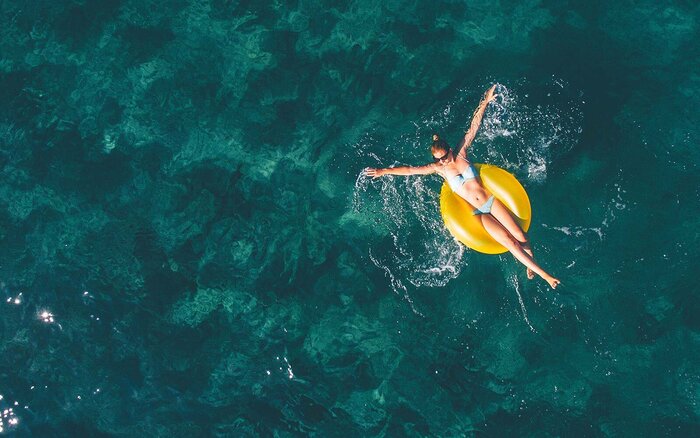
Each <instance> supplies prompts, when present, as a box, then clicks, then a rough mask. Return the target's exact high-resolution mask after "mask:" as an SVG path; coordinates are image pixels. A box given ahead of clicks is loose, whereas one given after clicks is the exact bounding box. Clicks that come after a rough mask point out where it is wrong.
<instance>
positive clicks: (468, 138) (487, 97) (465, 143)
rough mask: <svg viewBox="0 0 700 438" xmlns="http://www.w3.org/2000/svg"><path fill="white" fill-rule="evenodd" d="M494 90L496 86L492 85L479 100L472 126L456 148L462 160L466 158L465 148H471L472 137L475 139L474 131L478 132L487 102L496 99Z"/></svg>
mask: <svg viewBox="0 0 700 438" xmlns="http://www.w3.org/2000/svg"><path fill="white" fill-rule="evenodd" d="M495 89H496V86H495V85H494V86H492V87H491V88H489V89H488V90H487V91H486V93H485V94H484V98H483V99H481V102H480V103H479V106H478V107H477V108H476V111H474V117H473V118H472V124H471V126H469V130H468V131H467V133H466V134H464V139H463V140H462V142H461V143H460V144H459V145H458V146H457V148H456V150H457V155H460V154H461V155H462V156H463V157H464V158H466V156H467V148H468V147H469V146H471V144H472V142H473V141H474V137H476V131H478V130H479V126H480V125H481V119H483V118H484V112H486V107H487V106H488V104H489V102H491V101H492V100H493V99H495V98H496V95H495V94H494V93H493V92H494V90H495Z"/></svg>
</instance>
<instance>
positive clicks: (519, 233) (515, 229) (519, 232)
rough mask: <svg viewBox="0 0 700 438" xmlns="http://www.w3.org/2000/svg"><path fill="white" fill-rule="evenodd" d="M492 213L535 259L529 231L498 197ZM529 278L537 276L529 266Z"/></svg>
mask: <svg viewBox="0 0 700 438" xmlns="http://www.w3.org/2000/svg"><path fill="white" fill-rule="evenodd" d="M491 215H493V217H495V218H496V219H498V222H500V223H501V225H503V226H504V227H505V229H506V230H507V231H508V232H509V233H510V234H511V235H512V236H513V237H515V240H517V241H518V242H519V243H520V246H522V247H523V250H524V251H525V252H526V253H528V254H529V255H530V257H531V258H532V259H533V260H534V259H535V254H534V253H533V252H532V247H531V246H530V239H528V237H527V233H525V231H524V230H523V229H522V228H521V227H520V224H519V223H518V222H516V221H515V218H513V216H512V215H511V213H510V211H509V210H508V209H507V208H506V206H505V205H503V203H502V202H501V201H499V200H498V199H495V200H494V203H493V206H492V207H491ZM527 278H529V279H530V280H532V279H533V278H535V273H534V272H533V271H532V269H530V268H527Z"/></svg>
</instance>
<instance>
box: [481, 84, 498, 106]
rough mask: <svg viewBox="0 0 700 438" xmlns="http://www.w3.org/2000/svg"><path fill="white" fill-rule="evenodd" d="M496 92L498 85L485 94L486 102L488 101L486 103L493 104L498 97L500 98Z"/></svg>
mask: <svg viewBox="0 0 700 438" xmlns="http://www.w3.org/2000/svg"><path fill="white" fill-rule="evenodd" d="M495 90H496V85H495V84H494V85H493V86H492V87H491V88H489V89H488V90H487V91H486V94H484V100H485V101H486V103H489V102H491V101H492V100H494V99H495V98H496V96H498V94H495V93H494V91H495Z"/></svg>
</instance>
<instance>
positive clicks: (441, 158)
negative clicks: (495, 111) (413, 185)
mask: <svg viewBox="0 0 700 438" xmlns="http://www.w3.org/2000/svg"><path fill="white" fill-rule="evenodd" d="M495 88H496V86H495V85H494V86H493V87H491V88H489V90H488V91H487V92H486V94H485V95H484V98H483V99H482V100H481V103H480V104H479V107H478V108H477V109H476V111H475V112H474V118H473V119H472V123H471V126H470V127H469V130H468V131H467V133H466V134H465V135H464V139H463V140H462V142H461V143H460V144H459V146H457V148H456V149H455V150H454V151H452V150H451V149H450V147H449V146H448V145H447V143H446V142H445V141H444V140H442V139H440V137H439V136H438V135H437V134H435V135H433V144H432V146H431V148H430V151H431V153H432V155H433V158H434V162H433V163H430V164H426V165H425V166H415V167H414V166H398V167H390V168H386V169H373V168H367V169H365V174H366V175H367V176H371V177H372V178H379V177H381V176H384V175H429V174H431V173H437V174H439V175H440V176H442V177H443V178H445V180H446V181H447V183H448V184H449V185H450V187H451V188H452V190H453V191H454V192H455V193H456V194H458V195H459V196H461V197H462V198H463V199H464V200H466V201H467V202H468V203H469V204H470V205H471V206H473V207H475V208H474V215H477V216H478V217H479V219H481V223H482V225H483V226H484V229H486V231H487V232H488V233H489V234H490V235H491V236H492V237H493V238H494V239H495V240H496V241H497V242H498V243H500V244H501V245H503V246H504V247H505V248H506V249H508V251H510V252H511V253H512V254H513V255H514V256H515V258H516V259H518V260H519V261H520V262H521V263H523V264H524V265H525V266H527V277H528V278H529V279H532V278H534V277H535V274H537V275H539V276H540V277H542V278H543V279H544V280H545V281H547V283H549V285H550V286H551V287H552V289H555V288H556V287H557V286H558V285H559V283H560V281H559V280H558V279H556V278H554V277H552V276H551V275H549V274H548V273H547V272H545V270H544V269H542V268H541V267H540V266H539V265H538V264H537V263H536V262H535V260H534V256H533V253H532V249H531V247H530V242H529V241H528V238H527V234H525V232H524V231H523V230H522V228H520V225H518V223H517V222H516V221H515V219H513V216H511V214H510V211H508V209H507V208H506V207H505V205H503V203H502V202H501V201H499V200H498V199H496V198H494V196H493V195H492V194H491V193H489V192H488V191H487V190H486V189H485V188H484V186H483V185H481V182H480V181H479V178H478V177H477V173H476V169H474V166H472V164H471V163H470V162H469V160H468V159H467V149H468V148H469V146H471V144H472V142H473V141H474V137H476V131H477V130H478V129H479V125H481V119H482V118H483V117H484V112H485V111H486V106H487V105H488V104H489V102H491V101H492V100H493V99H494V98H495V97H496V95H495V94H494V89H495Z"/></svg>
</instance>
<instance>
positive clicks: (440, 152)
mask: <svg viewBox="0 0 700 438" xmlns="http://www.w3.org/2000/svg"><path fill="white" fill-rule="evenodd" d="M430 153H431V154H432V155H433V159H434V160H435V162H436V163H437V162H445V161H447V160H449V157H450V146H449V145H448V144H447V142H446V141H445V140H443V139H441V138H440V136H439V135H437V134H433V144H432V145H430Z"/></svg>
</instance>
